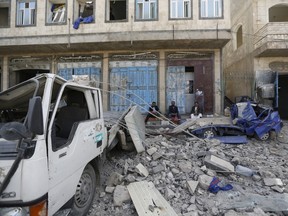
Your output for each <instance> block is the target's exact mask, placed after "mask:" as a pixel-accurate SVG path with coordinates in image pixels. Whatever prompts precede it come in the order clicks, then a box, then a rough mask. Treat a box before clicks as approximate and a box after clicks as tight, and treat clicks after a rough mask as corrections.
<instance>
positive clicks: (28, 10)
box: [17, 0, 36, 26]
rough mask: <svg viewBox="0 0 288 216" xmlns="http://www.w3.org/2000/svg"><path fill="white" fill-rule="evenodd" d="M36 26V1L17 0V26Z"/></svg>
mask: <svg viewBox="0 0 288 216" xmlns="http://www.w3.org/2000/svg"><path fill="white" fill-rule="evenodd" d="M35 24H36V0H17V25H18V26H23V25H35Z"/></svg>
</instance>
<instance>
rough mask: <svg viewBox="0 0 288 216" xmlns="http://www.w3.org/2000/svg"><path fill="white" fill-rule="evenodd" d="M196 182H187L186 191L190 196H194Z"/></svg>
mask: <svg viewBox="0 0 288 216" xmlns="http://www.w3.org/2000/svg"><path fill="white" fill-rule="evenodd" d="M198 183H199V182H198V181H192V180H190V181H187V186H188V190H189V192H190V193H191V195H194V193H195V191H196V188H197V186H198Z"/></svg>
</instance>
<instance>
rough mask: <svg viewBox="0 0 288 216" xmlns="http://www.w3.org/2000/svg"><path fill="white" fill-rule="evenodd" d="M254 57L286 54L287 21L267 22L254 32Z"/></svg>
mask: <svg viewBox="0 0 288 216" xmlns="http://www.w3.org/2000/svg"><path fill="white" fill-rule="evenodd" d="M254 54H255V56H256V57H282V56H288V22H273V23H267V24H266V25H265V26H263V27H262V28H261V29H259V30H258V31H257V32H256V33H255V34H254Z"/></svg>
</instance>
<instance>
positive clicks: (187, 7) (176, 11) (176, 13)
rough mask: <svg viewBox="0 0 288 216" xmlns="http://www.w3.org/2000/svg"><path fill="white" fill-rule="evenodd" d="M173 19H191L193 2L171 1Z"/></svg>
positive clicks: (185, 0) (188, 0)
mask: <svg viewBox="0 0 288 216" xmlns="http://www.w3.org/2000/svg"><path fill="white" fill-rule="evenodd" d="M170 16H171V18H172V19H173V18H190V17H191V0H171V1H170Z"/></svg>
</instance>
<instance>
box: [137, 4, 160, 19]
mask: <svg viewBox="0 0 288 216" xmlns="http://www.w3.org/2000/svg"><path fill="white" fill-rule="evenodd" d="M157 5H158V1H157V0H136V19H138V20H139V19H157Z"/></svg>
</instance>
